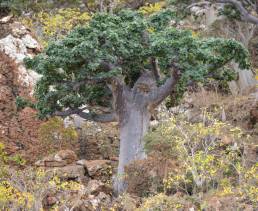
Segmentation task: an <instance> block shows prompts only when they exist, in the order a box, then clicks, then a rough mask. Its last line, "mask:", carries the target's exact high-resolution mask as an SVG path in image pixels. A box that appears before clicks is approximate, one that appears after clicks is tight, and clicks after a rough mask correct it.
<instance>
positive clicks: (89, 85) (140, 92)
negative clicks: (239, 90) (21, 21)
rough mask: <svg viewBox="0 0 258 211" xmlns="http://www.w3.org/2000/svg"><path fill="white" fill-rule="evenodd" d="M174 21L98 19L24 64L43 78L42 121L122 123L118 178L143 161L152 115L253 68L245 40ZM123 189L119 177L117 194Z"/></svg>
mask: <svg viewBox="0 0 258 211" xmlns="http://www.w3.org/2000/svg"><path fill="white" fill-rule="evenodd" d="M173 16H174V14H173V12H171V11H170V10H165V11H161V12H160V13H158V14H154V15H151V16H150V17H144V16H143V15H141V14H140V13H138V12H134V11H130V10H125V11H121V12H119V13H118V14H116V15H112V14H106V13H100V14H96V15H95V16H94V17H93V18H92V20H91V21H90V22H89V25H88V26H86V27H85V28H78V29H76V30H74V31H72V32H71V33H70V34H69V35H68V36H67V37H66V38H64V39H63V40H60V41H58V42H54V43H52V44H49V46H48V47H47V48H46V49H45V50H44V52H43V53H41V54H40V55H38V56H36V57H35V58H34V59H26V64H27V66H28V67H29V68H32V69H34V70H35V71H37V72H38V73H39V74H41V75H42V77H41V79H40V80H39V81H38V83H37V86H36V91H35V95H36V97H37V99H38V102H37V105H36V108H37V109H38V110H39V112H40V115H41V116H42V117H43V116H47V115H58V116H63V117H65V116H69V115H72V114H77V115H79V116H81V117H82V118H85V119H87V120H93V121H98V122H112V121H118V122H119V125H120V155H119V166H118V174H119V175H121V174H122V175H123V173H124V167H125V165H127V164H128V163H129V162H131V161H133V160H136V159H143V158H144V157H145V153H144V149H143V146H144V144H143V140H142V138H143V136H144V135H145V134H146V132H147V130H148V127H149V122H150V117H151V113H152V111H153V110H154V109H155V108H156V107H157V106H158V105H159V104H160V103H161V102H162V101H163V100H164V99H165V98H166V97H167V96H169V95H170V93H171V92H172V91H173V92H176V93H177V95H178V96H180V95H181V94H182V93H183V92H184V89H185V87H186V86H187V84H188V83H189V82H193V81H204V80H205V79H206V78H208V77H214V78H217V79H221V78H228V79H230V77H229V76H230V75H231V73H232V72H231V71H230V70H228V69H226V68H225V65H226V64H227V63H228V62H230V61H231V60H235V62H238V63H239V65H240V67H241V68H246V67H247V66H248V59H247V58H248V56H247V55H248V52H247V51H246V50H245V49H244V48H243V46H242V45H241V44H240V43H238V42H236V41H234V40H223V39H200V38H198V37H196V36H192V33H191V32H190V31H180V30H177V29H175V28H173V27H170V25H169V23H170V20H171V18H173ZM99 106H102V107H106V108H105V109H103V108H102V109H99V108H100V107H99ZM86 108H87V109H88V110H89V112H85V109H86ZM100 111H106V112H100ZM118 178H120V177H118ZM125 187H126V186H125V184H124V183H123V179H117V181H116V183H115V189H116V190H117V191H118V192H122V191H124V190H125Z"/></svg>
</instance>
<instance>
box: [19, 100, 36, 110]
mask: <svg viewBox="0 0 258 211" xmlns="http://www.w3.org/2000/svg"><path fill="white" fill-rule="evenodd" d="M16 106H17V109H18V110H20V109H24V108H25V107H31V108H35V105H34V104H33V103H32V102H30V101H29V100H26V99H24V98H22V97H17V98H16Z"/></svg>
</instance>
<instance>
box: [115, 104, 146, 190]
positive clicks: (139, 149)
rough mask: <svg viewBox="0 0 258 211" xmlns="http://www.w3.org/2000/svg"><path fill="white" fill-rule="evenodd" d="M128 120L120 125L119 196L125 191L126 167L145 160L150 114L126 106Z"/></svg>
mask: <svg viewBox="0 0 258 211" xmlns="http://www.w3.org/2000/svg"><path fill="white" fill-rule="evenodd" d="M125 113H127V115H126V119H125V120H124V121H123V122H122V123H121V125H120V154H119V165H118V175H117V178H116V181H115V187H114V188H115V191H116V192H117V193H118V194H119V193H122V192H124V191H125V189H126V184H125V182H124V177H125V171H124V167H125V166H126V165H128V164H129V163H130V162H132V161H134V160H139V159H144V158H145V157H146V155H145V152H144V143H143V136H144V135H145V134H146V132H147V131H148V128H149V122H150V113H149V112H148V110H147V108H141V109H139V108H137V107H136V105H130V106H126V111H125Z"/></svg>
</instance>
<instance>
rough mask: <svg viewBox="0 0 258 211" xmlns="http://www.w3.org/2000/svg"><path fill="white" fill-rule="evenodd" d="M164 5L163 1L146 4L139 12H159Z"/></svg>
mask: <svg viewBox="0 0 258 211" xmlns="http://www.w3.org/2000/svg"><path fill="white" fill-rule="evenodd" d="M164 6H165V2H164V1H160V2H157V3H154V4H147V5H145V6H143V7H141V8H140V9H139V11H140V13H142V14H143V15H151V14H153V13H156V12H159V11H160V10H162V8H163V7H164Z"/></svg>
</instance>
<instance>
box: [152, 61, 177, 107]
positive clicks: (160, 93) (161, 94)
mask: <svg viewBox="0 0 258 211" xmlns="http://www.w3.org/2000/svg"><path fill="white" fill-rule="evenodd" d="M171 67H172V68H173V72H172V74H171V76H170V77H169V78H168V79H167V80H166V82H165V83H164V84H163V85H162V86H160V87H158V88H157V89H155V90H153V91H152V92H151V93H150V94H149V96H148V101H149V104H150V107H151V108H155V107H156V106H158V105H159V104H160V103H161V102H162V101H163V100H164V99H165V98H166V97H167V96H168V95H169V94H170V93H171V91H172V89H173V88H174V87H175V85H176V84H177V82H178V80H179V78H180V75H181V73H180V70H179V68H178V67H176V66H175V65H174V64H172V65H171Z"/></svg>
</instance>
